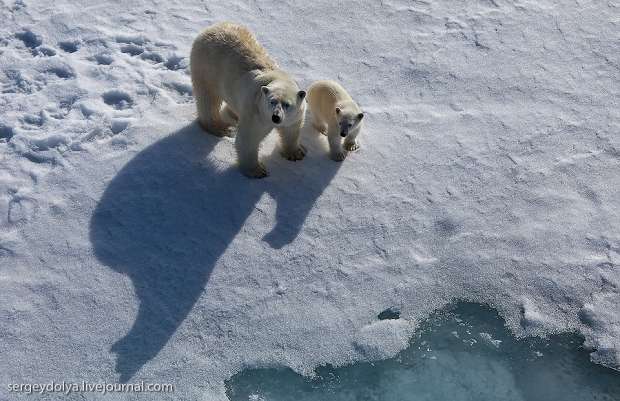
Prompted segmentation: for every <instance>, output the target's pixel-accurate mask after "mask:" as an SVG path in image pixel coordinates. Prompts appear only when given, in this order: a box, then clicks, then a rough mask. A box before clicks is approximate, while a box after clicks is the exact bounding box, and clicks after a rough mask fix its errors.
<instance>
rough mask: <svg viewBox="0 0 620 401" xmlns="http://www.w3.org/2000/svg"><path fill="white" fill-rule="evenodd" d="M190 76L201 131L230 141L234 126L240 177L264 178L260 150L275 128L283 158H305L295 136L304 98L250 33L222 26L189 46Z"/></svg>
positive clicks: (302, 116)
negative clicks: (203, 130) (190, 47)
mask: <svg viewBox="0 0 620 401" xmlns="http://www.w3.org/2000/svg"><path fill="white" fill-rule="evenodd" d="M190 70H191V75H192V85H193V91H194V97H195V99H196V106H197V109H198V121H199V122H200V124H201V125H202V127H203V128H204V129H205V130H206V131H207V132H209V133H211V134H214V135H217V136H229V132H230V129H231V128H232V126H234V125H236V126H237V138H236V140H235V148H236V150H237V159H238V161H239V167H240V168H241V171H242V172H243V174H245V175H246V176H248V177H253V178H262V177H265V176H267V170H266V169H265V167H264V166H263V164H262V163H260V162H259V160H258V150H259V147H260V143H261V142H262V141H263V139H264V138H265V137H266V136H267V134H269V132H271V130H272V129H273V128H275V129H276V130H277V131H278V132H279V133H280V136H281V139H282V155H283V156H284V157H285V158H287V159H288V160H301V159H303V158H304V156H305V153H306V150H305V149H304V147H303V146H301V145H300V143H299V134H300V128H301V126H302V124H303V120H304V115H305V111H306V106H305V100H304V99H305V96H306V92H304V91H302V90H300V89H299V87H298V86H297V83H295V81H294V80H293V79H292V78H291V77H290V75H288V74H287V73H286V72H284V71H282V70H281V69H280V68H279V67H278V64H277V63H276V62H275V61H274V60H273V59H272V58H271V57H269V55H268V54H267V51H266V50H265V49H264V48H263V47H262V46H261V45H260V44H259V43H258V41H257V40H256V38H255V37H254V35H252V33H251V32H250V31H249V30H247V29H246V28H245V27H243V26H241V25H237V24H233V23H230V22H223V23H219V24H216V25H213V26H211V27H209V28H207V29H205V30H204V31H202V32H201V33H200V35H198V37H197V38H196V40H195V41H194V44H193V46H192V51H191V55H190Z"/></svg>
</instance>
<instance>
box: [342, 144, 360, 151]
mask: <svg viewBox="0 0 620 401" xmlns="http://www.w3.org/2000/svg"><path fill="white" fill-rule="evenodd" d="M344 148H345V149H346V150H348V151H349V152H354V151H356V150H358V149H359V148H360V145H358V144H357V143H355V142H353V143H345V144H344Z"/></svg>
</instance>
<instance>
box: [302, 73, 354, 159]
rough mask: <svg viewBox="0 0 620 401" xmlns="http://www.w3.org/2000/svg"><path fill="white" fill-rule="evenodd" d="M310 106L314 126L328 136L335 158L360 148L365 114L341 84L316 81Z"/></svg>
mask: <svg viewBox="0 0 620 401" xmlns="http://www.w3.org/2000/svg"><path fill="white" fill-rule="evenodd" d="M308 106H309V107H310V110H311V111H312V117H313V120H314V121H313V126H314V128H315V129H316V130H317V131H319V132H320V133H322V134H325V135H327V139H328V141H329V150H330V156H331V158H332V159H333V160H335V161H343V160H344V159H345V157H347V152H348V151H354V150H357V149H359V144H358V143H357V142H356V138H357V136H358V135H359V133H360V131H361V128H362V119H363V118H364V113H362V112H361V111H360V108H359V107H358V105H357V103H355V102H354V101H353V99H352V98H351V96H350V95H349V94H348V93H347V91H346V90H345V89H344V88H343V87H342V86H340V84H338V83H337V82H334V81H316V82H315V83H313V84H312V85H310V88H309V89H308ZM342 138H344V144H343V143H342ZM343 145H344V146H343Z"/></svg>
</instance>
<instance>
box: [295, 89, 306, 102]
mask: <svg viewBox="0 0 620 401" xmlns="http://www.w3.org/2000/svg"><path fill="white" fill-rule="evenodd" d="M297 96H299V100H304V98H305V97H306V91H299V92H297Z"/></svg>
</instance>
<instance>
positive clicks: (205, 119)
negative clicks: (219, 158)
mask: <svg viewBox="0 0 620 401" xmlns="http://www.w3.org/2000/svg"><path fill="white" fill-rule="evenodd" d="M195 92H197V93H195V94H194V95H195V98H196V107H197V109H198V121H199V122H200V125H201V126H202V128H203V129H204V130H205V131H207V132H208V133H209V134H212V135H215V136H220V137H221V136H229V135H230V133H229V128H230V124H226V123H225V122H223V121H222V118H221V116H220V107H221V106H222V99H220V98H219V97H218V96H217V95H214V94H213V93H210V92H209V91H207V90H195Z"/></svg>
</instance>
